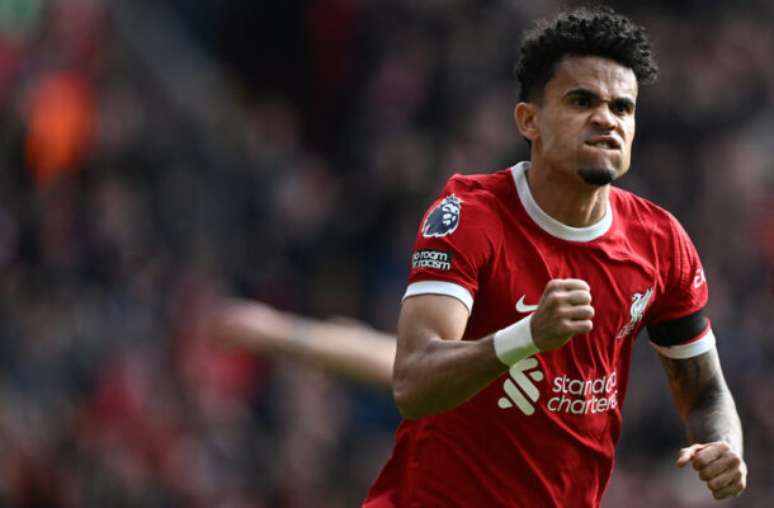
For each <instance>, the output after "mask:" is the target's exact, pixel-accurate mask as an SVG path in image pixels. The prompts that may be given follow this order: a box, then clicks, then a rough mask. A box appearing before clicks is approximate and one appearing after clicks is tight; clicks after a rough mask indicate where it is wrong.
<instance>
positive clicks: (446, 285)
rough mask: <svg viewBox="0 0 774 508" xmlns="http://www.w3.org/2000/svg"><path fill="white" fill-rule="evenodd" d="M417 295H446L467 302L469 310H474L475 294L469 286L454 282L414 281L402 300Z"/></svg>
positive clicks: (466, 305)
mask: <svg viewBox="0 0 774 508" xmlns="http://www.w3.org/2000/svg"><path fill="white" fill-rule="evenodd" d="M417 295H446V296H451V297H453V298H456V299H457V300H459V301H461V302H462V303H463V304H465V307H467V308H468V312H473V295H471V294H470V291H468V290H467V288H465V287H463V286H460V285H459V284H455V283H453V282H444V281H440V280H423V281H420V282H413V283H411V284H409V286H408V287H407V288H406V293H405V294H404V295H403V298H402V299H401V301H402V300H405V299H406V298H410V297H412V296H417Z"/></svg>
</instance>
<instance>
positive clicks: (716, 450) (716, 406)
mask: <svg viewBox="0 0 774 508" xmlns="http://www.w3.org/2000/svg"><path fill="white" fill-rule="evenodd" d="M661 363H662V364H663V366H664V369H665V371H666V374H667V377H668V379H669V385H670V388H671V390H672V395H673V397H674V400H675V404H676V406H677V410H678V413H679V414H680V418H681V419H682V421H683V423H684V424H685V427H686V431H687V434H688V439H689V441H690V442H691V443H693V444H692V445H691V446H689V447H687V448H684V449H683V450H682V451H681V454H680V458H679V459H678V465H679V466H683V465H685V464H687V463H689V462H691V463H692V464H693V467H694V469H696V470H697V471H698V472H699V476H700V478H701V479H702V480H704V481H705V482H707V485H708V487H709V489H710V490H711V491H712V492H713V495H714V496H715V498H716V499H723V498H725V497H729V496H736V495H739V494H740V493H741V492H742V490H744V488H745V486H746V477H747V467H746V465H745V463H744V459H743V443H742V424H741V422H740V420H739V415H738V414H737V412H736V405H735V404H734V399H733V396H732V395H731V392H730V391H729V389H728V386H727V385H726V381H725V379H724V378H723V371H722V369H721V366H720V360H719V359H718V354H717V351H715V349H712V350H711V351H708V352H706V353H704V354H702V355H699V356H696V357H694V358H688V359H684V360H675V359H670V358H665V357H661Z"/></svg>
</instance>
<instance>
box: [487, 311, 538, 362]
mask: <svg viewBox="0 0 774 508" xmlns="http://www.w3.org/2000/svg"><path fill="white" fill-rule="evenodd" d="M531 321H532V314H530V315H529V316H527V317H525V318H524V319H522V320H521V321H517V322H515V323H513V324H512V325H510V326H506V327H505V328H503V329H502V330H499V331H497V332H495V334H494V349H495V354H496V355H497V358H499V360H500V361H501V362H503V363H504V364H505V365H507V366H508V367H510V366H512V365H514V364H515V363H518V362H519V361H521V360H523V359H524V358H526V357H528V356H531V355H534V354H535V353H537V352H538V351H540V350H539V349H538V347H537V346H536V345H535V343H534V342H533V341H532V329H531V327H530V323H531Z"/></svg>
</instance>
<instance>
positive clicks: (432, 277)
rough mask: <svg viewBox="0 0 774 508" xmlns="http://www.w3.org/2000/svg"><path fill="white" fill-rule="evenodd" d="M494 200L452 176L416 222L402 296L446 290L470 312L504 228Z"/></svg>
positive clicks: (462, 179)
mask: <svg viewBox="0 0 774 508" xmlns="http://www.w3.org/2000/svg"><path fill="white" fill-rule="evenodd" d="M492 199H493V197H492V196H491V194H490V193H488V192H486V191H484V190H482V189H476V188H470V186H469V185H466V182H465V181H464V177H460V176H456V175H455V177H452V179H451V180H450V181H449V183H447V185H446V187H445V188H444V191H443V192H442V194H441V195H440V196H439V197H438V199H436V201H435V202H434V203H433V204H432V205H431V206H430V207H429V209H428V210H427V212H426V213H425V215H424V216H423V218H422V221H421V222H420V225H419V231H418V232H417V236H416V241H415V244H414V251H413V252H412V254H411V271H410V273H409V284H408V287H407V289H406V293H405V294H404V296H403V299H404V300H405V299H406V298H409V297H412V296H416V295H420V294H444V295H448V296H452V297H454V298H457V299H458V300H460V301H462V303H464V304H465V306H466V307H467V308H468V311H469V312H470V311H472V309H473V302H474V300H475V297H476V293H477V291H478V288H479V279H480V274H481V271H482V270H483V269H485V267H486V266H487V265H488V264H489V263H490V259H491V257H492V255H493V253H494V251H495V249H496V246H497V244H498V242H499V237H500V234H501V230H502V225H501V222H500V220H499V218H498V217H497V216H496V214H495V212H494V211H493V206H492V203H491V200H492Z"/></svg>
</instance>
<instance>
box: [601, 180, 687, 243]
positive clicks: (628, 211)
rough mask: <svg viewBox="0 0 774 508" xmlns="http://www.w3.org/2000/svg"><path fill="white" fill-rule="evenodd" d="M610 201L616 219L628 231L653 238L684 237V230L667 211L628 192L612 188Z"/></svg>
mask: <svg viewBox="0 0 774 508" xmlns="http://www.w3.org/2000/svg"><path fill="white" fill-rule="evenodd" d="M610 199H611V202H612V205H613V207H614V210H615V213H616V216H617V219H618V220H620V221H622V222H623V223H624V225H625V226H626V228H627V229H629V230H632V229H634V230H642V232H643V233H646V234H649V235H653V237H655V238H664V239H666V238H671V237H674V235H678V236H685V235H686V233H685V230H684V229H683V227H682V226H681V225H680V222H679V221H678V220H677V218H676V217H675V216H674V215H672V214H671V213H670V212H669V211H668V210H666V209H664V208H662V207H660V206H659V205H657V204H655V203H653V202H652V201H650V200H648V199H645V198H643V197H640V196H637V195H636V194H633V193H631V192H629V191H626V190H623V189H619V188H618V187H612V188H611V193H610Z"/></svg>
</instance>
